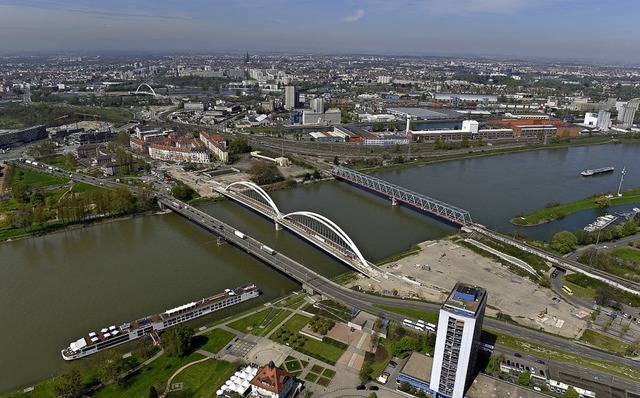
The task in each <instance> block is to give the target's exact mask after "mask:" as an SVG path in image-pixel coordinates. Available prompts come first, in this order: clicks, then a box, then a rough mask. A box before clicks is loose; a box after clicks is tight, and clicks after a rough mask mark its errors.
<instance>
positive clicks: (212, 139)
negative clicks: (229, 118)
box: [200, 131, 229, 163]
mask: <svg viewBox="0 0 640 398" xmlns="http://www.w3.org/2000/svg"><path fill="white" fill-rule="evenodd" d="M200 141H202V143H203V144H204V145H205V146H206V147H207V149H209V150H210V151H211V153H212V154H213V156H215V157H216V158H217V159H219V160H220V161H222V162H225V163H227V162H228V161H229V150H228V149H227V141H226V140H225V139H224V138H223V137H221V136H219V135H217V134H209V133H207V132H206V131H201V132H200Z"/></svg>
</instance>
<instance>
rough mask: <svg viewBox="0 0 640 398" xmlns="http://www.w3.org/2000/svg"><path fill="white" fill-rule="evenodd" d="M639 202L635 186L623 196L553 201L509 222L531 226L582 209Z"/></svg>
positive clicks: (638, 189)
mask: <svg viewBox="0 0 640 398" xmlns="http://www.w3.org/2000/svg"><path fill="white" fill-rule="evenodd" d="M638 202H640V188H633V189H629V190H626V191H623V192H622V193H621V196H616V195H615V194H606V193H602V194H597V195H593V196H590V197H588V198H585V199H581V200H578V201H575V202H572V203H567V204H562V203H560V202H551V203H548V204H547V206H546V207H545V208H544V209H541V210H536V211H534V212H531V213H529V214H520V215H517V216H516V217H514V218H512V219H511V220H509V222H511V224H513V225H517V226H521V227H531V226H535V225H540V224H545V223H548V222H551V221H554V220H559V219H561V218H563V217H566V216H568V215H569V214H572V213H575V212H578V211H581V210H587V209H593V208H604V207H609V206H617V205H626V204H631V203H638Z"/></svg>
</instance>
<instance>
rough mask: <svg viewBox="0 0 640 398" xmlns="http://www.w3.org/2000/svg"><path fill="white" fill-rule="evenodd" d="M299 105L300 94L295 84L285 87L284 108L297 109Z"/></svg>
mask: <svg viewBox="0 0 640 398" xmlns="http://www.w3.org/2000/svg"><path fill="white" fill-rule="evenodd" d="M297 105H298V95H297V93H296V88H295V87H294V86H285V87H284V109H286V110H288V111H290V110H293V109H296V107H297Z"/></svg>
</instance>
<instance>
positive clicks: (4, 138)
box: [0, 125, 48, 148]
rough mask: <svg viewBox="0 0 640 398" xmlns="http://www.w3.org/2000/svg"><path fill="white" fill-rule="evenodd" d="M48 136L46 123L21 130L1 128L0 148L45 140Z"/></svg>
mask: <svg viewBox="0 0 640 398" xmlns="http://www.w3.org/2000/svg"><path fill="white" fill-rule="evenodd" d="M47 137H48V134H47V129H46V128H45V127H44V125H39V126H33V127H27V128H25V129H21V130H0V148H8V147H11V146H12V145H20V144H26V143H27V142H31V141H36V140H43V139H45V138H47Z"/></svg>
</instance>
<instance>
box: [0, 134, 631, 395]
mask: <svg viewBox="0 0 640 398" xmlns="http://www.w3.org/2000/svg"><path fill="white" fill-rule="evenodd" d="M639 155H640V144H625V145H621V144H620V145H613V144H611V145H601V146H592V147H575V148H568V149H553V150H544V151H535V152H525V153H519V154H510V155H499V156H487V157H482V158H475V159H468V160H458V161H450V162H444V163H438V164H432V165H427V166H423V167H417V168H411V169H403V170H394V171H388V172H381V173H377V174H376V175H377V176H378V177H379V178H382V179H385V180H387V181H390V182H393V183H395V184H398V185H401V186H404V187H407V188H409V189H412V190H415V191H417V192H420V193H423V194H426V195H429V196H432V197H434V198H436V199H439V200H442V201H444V202H447V203H450V204H452V205H454V206H457V207H461V208H464V209H467V210H469V211H470V212H471V215H472V217H473V219H474V221H477V222H480V223H482V224H484V225H486V226H487V227H489V228H493V229H497V230H500V231H504V232H511V231H513V230H514V228H513V227H512V226H511V225H510V224H509V222H508V220H509V219H510V218H511V217H513V216H514V215H515V214H517V213H519V212H527V211H531V210H535V209H538V208H540V207H544V205H545V204H546V203H549V202H553V201H561V202H569V201H572V200H576V199H579V198H582V197H585V196H588V195H592V194H596V193H600V192H606V191H613V192H615V191H617V189H618V184H619V182H620V170H622V167H623V166H626V167H627V174H626V176H625V180H624V183H623V189H624V188H625V187H626V188H629V187H638V186H640V166H639V165H640V161H639ZM604 166H614V167H615V168H616V171H615V172H614V173H609V174H606V175H600V176H594V177H588V178H585V177H581V176H580V171H582V170H585V169H589V168H597V167H604ZM272 197H273V199H274V201H275V202H276V204H277V205H278V206H279V207H280V209H281V211H284V212H292V211H297V210H309V211H314V212H317V213H320V214H322V215H324V216H326V217H328V218H330V219H331V220H333V221H334V222H335V223H336V224H338V225H339V226H340V227H342V229H344V230H345V231H346V232H347V234H348V235H349V236H350V237H351V238H352V239H353V240H354V241H355V242H356V244H357V245H358V247H359V248H360V250H361V251H362V253H363V254H364V256H365V257H366V258H367V259H369V260H371V261H378V260H380V259H382V258H384V257H387V256H389V255H392V254H394V253H397V252H400V251H404V250H407V249H409V248H410V247H411V246H412V245H414V244H415V243H417V242H421V241H425V240H429V239H437V238H441V237H443V236H446V235H448V234H451V233H453V232H455V230H454V229H453V228H451V227H448V226H446V225H444V224H441V223H438V222H436V221H434V220H432V219H430V218H428V217H426V216H424V215H421V214H418V213H416V212H413V211H411V210H409V209H406V208H402V207H397V206H391V205H390V203H389V202H387V201H384V200H382V199H381V198H378V197H376V196H374V195H371V194H370V193H367V192H364V191H362V190H359V189H356V188H354V187H351V186H349V185H346V184H343V183H339V182H337V181H328V182H323V183H320V184H310V185H304V186H301V187H298V188H294V189H289V190H283V191H278V192H273V193H272ZM636 206H637V205H636ZM631 207H633V206H632V205H630V206H626V207H624V209H626V208H631ZM203 210H205V211H207V212H209V213H211V214H212V215H214V216H215V217H218V218H220V219H222V220H224V221H226V222H228V223H230V224H231V225H234V226H236V227H237V228H238V229H239V230H242V231H244V232H247V233H250V234H251V235H252V236H254V237H256V238H258V239H260V240H263V241H264V242H265V243H266V244H267V245H269V246H271V247H273V248H275V249H276V250H278V251H281V252H283V253H285V254H287V255H289V256H291V257H293V258H295V259H298V260H299V261H301V262H302V263H304V264H305V265H307V266H308V267H310V268H313V269H314V270H316V271H319V272H322V273H323V274H325V275H327V276H335V275H338V274H340V273H343V272H345V271H347V268H346V267H345V266H343V265H342V264H341V263H338V262H337V261H335V260H334V259H333V258H331V257H329V256H327V255H325V254H323V253H321V252H319V251H318V250H316V249H315V248H313V247H311V246H309V245H308V244H307V243H305V242H304V241H302V240H300V239H297V238H295V237H293V236H291V235H290V234H289V233H287V232H286V231H277V232H276V231H275V229H274V227H273V225H272V224H271V223H269V222H268V221H266V220H265V219H263V218H261V217H259V216H257V215H255V214H253V213H252V212H249V211H248V210H246V209H245V208H243V207H240V206H238V205H236V204H234V203H231V202H228V201H224V202H218V203H212V204H208V205H205V206H203ZM610 211H612V210H610ZM600 212H601V211H600ZM598 214H599V212H598V211H596V210H590V211H585V212H581V213H579V214H576V215H574V216H570V217H566V218H565V219H564V220H562V221H561V222H554V223H550V224H547V225H543V226H539V227H533V228H526V229H523V231H524V232H526V233H528V234H529V235H531V236H535V237H537V238H541V239H548V238H549V237H550V236H551V234H552V233H553V232H557V231H559V230H562V229H569V230H575V229H577V228H581V227H583V226H584V225H586V224H587V223H589V222H591V221H592V220H593V218H594V217H595V216H596V215H598ZM0 258H1V259H2V260H1V261H0V264H1V265H0V319H2V323H1V325H2V327H0V353H2V355H1V358H2V360H0V393H3V392H7V391H11V390H15V389H19V388H24V387H27V386H30V385H32V384H34V383H36V382H38V381H40V380H42V379H46V378H48V377H51V376H52V375H53V374H56V373H57V372H59V371H60V370H61V369H62V368H63V366H64V365H65V362H64V361H63V360H62V357H61V356H60V350H61V349H62V348H64V347H66V346H67V345H68V344H69V343H70V342H71V341H74V340H76V339H77V338H79V337H80V336H82V335H84V334H86V333H87V332H89V331H92V330H96V329H100V328H102V327H104V326H109V325H112V324H120V323H122V322H126V321H130V320H133V319H137V318H139V317H142V316H146V315H149V314H152V313H156V312H160V311H163V310H166V309H169V308H172V307H175V306H178V305H181V304H184V303H187V302H190V301H192V300H195V299H199V298H202V297H206V296H210V295H213V294H215V293H218V292H220V291H222V290H224V289H225V288H232V287H236V286H238V285H240V284H244V283H247V282H254V283H256V284H258V286H259V287H260V289H261V291H262V293H263V294H262V295H261V297H260V298H258V299H256V300H253V301H250V302H248V303H245V304H243V305H242V306H239V307H238V309H243V308H248V307H250V306H255V305H259V304H262V303H264V302H267V301H269V300H271V299H273V298H275V297H277V296H279V295H281V294H283V293H285V292H288V291H291V290H294V289H296V288H297V284H296V283H294V282H293V281H291V280H289V279H288V278H287V277H285V276H283V275H281V274H279V273H278V272H276V271H274V270H272V269H271V268H269V267H268V266H266V265H264V264H262V263H261V262H259V261H257V260H255V259H253V258H252V257H251V256H249V255H247V254H246V253H243V252H242V251H240V250H237V249H235V248H233V247H232V246H230V245H222V246H219V245H217V243H216V240H215V238H214V237H213V236H212V235H210V234H208V233H207V232H205V231H203V230H201V229H199V228H198V227H196V226H194V225H192V224H190V223H189V222H188V221H186V220H184V219H182V218H181V217H179V216H177V215H174V214H165V215H157V216H148V217H136V218H133V219H129V220H125V221H119V222H113V223H106V224H100V225H96V226H92V227H88V228H82V229H77V230H73V231H67V232H61V233H56V234H51V235H47V236H43V237H36V238H29V239H24V240H18V241H14V242H5V243H2V244H0ZM454 282H455V281H452V284H453V283H454ZM238 309H236V308H234V309H233V310H230V311H229V312H227V313H224V314H215V315H212V316H210V317H208V318H205V319H202V320H200V321H198V322H196V326H197V325H199V324H205V323H207V322H210V321H211V320H213V319H217V318H218V317H220V316H223V315H227V314H228V313H231V311H237V310H238Z"/></svg>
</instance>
